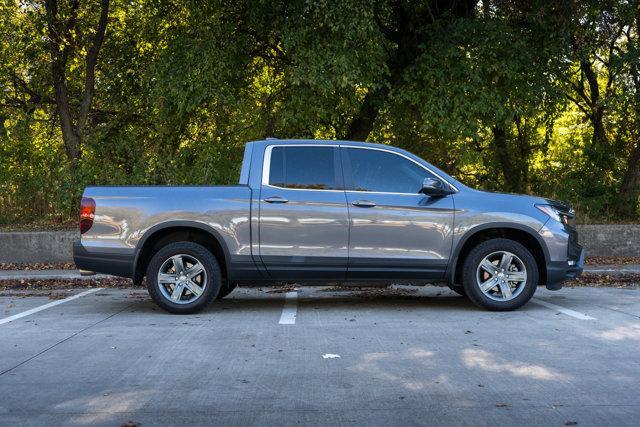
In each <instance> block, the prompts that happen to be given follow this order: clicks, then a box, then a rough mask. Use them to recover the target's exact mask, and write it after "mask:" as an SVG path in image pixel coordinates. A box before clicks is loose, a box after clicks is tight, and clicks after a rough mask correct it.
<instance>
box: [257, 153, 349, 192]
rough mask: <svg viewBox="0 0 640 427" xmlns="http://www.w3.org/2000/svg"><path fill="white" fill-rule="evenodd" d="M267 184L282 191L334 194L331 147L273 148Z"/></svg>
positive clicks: (335, 186)
mask: <svg viewBox="0 0 640 427" xmlns="http://www.w3.org/2000/svg"><path fill="white" fill-rule="evenodd" d="M269 184H270V185H275V186H278V187H285V188H307V189H313V190H335V189H337V185H336V169H335V162H334V148H333V147H274V148H273V149H272V150H271V165H270V167H269Z"/></svg>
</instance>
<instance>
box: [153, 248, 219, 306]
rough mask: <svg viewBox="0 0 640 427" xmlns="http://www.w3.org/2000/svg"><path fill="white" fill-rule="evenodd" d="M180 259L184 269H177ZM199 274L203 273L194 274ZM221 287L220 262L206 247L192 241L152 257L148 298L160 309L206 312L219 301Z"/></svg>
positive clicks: (164, 249) (164, 250)
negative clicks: (213, 303)
mask: <svg viewBox="0 0 640 427" xmlns="http://www.w3.org/2000/svg"><path fill="white" fill-rule="evenodd" d="M178 259H180V261H178V262H177V263H178V265H182V268H181V269H177V268H176V261H175V260H178ZM197 271H200V272H199V273H198V274H195V273H196V272H197ZM190 274H193V275H194V276H193V278H191V277H190ZM159 279H160V280H159ZM221 284H222V274H221V272H220V265H219V264H218V261H217V260H216V258H215V257H214V256H213V254H212V253H211V252H209V250H207V249H206V248H205V247H204V246H201V245H198V244H197V243H193V242H176V243H170V244H168V245H166V246H164V247H163V248H162V249H160V250H159V251H158V252H156V253H155V254H154V255H153V257H152V258H151V261H150V262H149V266H148V267H147V289H148V290H149V295H150V296H151V298H152V299H153V301H154V302H155V303H156V304H157V305H158V306H159V307H161V308H163V309H165V310H166V311H168V312H170V313H174V314H191V313H197V312H199V311H201V310H203V309H204V308H206V307H207V306H208V305H209V304H211V302H212V301H213V300H215V299H216V297H217V296H218V294H219V292H220V288H221Z"/></svg>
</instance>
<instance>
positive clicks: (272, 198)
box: [264, 196, 289, 203]
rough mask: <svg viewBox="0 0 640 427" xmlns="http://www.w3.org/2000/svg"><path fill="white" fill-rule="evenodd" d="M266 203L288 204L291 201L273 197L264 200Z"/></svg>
mask: <svg viewBox="0 0 640 427" xmlns="http://www.w3.org/2000/svg"><path fill="white" fill-rule="evenodd" d="M264 201H265V202H267V203H287V202H288V201H289V200H287V199H285V198H284V197H280V196H273V197H267V198H266V199H264Z"/></svg>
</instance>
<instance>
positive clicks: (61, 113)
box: [45, 0, 109, 169]
mask: <svg viewBox="0 0 640 427" xmlns="http://www.w3.org/2000/svg"><path fill="white" fill-rule="evenodd" d="M100 4H101V8H100V18H99V19H98V26H97V28H96V33H95V35H94V37H93V39H92V40H91V45H90V46H89V49H88V51H87V54H86V56H85V83H84V91H83V93H82V97H81V99H80V108H79V110H78V112H77V114H76V117H77V121H76V122H75V123H74V119H73V116H74V114H72V111H71V103H70V102H69V90H68V88H67V75H66V68H67V60H68V58H69V56H70V55H71V54H72V53H73V51H74V44H75V43H76V42H75V40H73V36H72V34H73V33H74V32H76V31H77V29H76V28H75V27H76V24H77V16H78V8H79V6H80V1H79V0H74V1H73V2H72V4H71V12H70V16H69V18H68V20H67V21H66V22H63V20H61V18H60V17H59V15H58V1H57V0H46V1H45V9H46V21H47V35H48V37H49V50H50V53H51V77H52V80H53V87H54V91H55V101H56V113H57V114H58V118H59V119H60V130H61V131H62V140H63V142H64V148H65V153H66V154H67V159H68V160H69V164H70V166H71V168H72V169H74V168H75V167H76V165H77V163H78V160H80V157H81V156H82V139H83V136H84V134H85V127H86V125H87V121H88V118H89V112H90V110H91V104H92V101H93V93H94V90H95V71H96V65H97V63H98V54H99V53H100V48H101V47H102V43H103V42H104V36H105V33H106V29H107V19H108V15H109V0H101V2H100Z"/></svg>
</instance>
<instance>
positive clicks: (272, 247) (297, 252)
mask: <svg viewBox="0 0 640 427" xmlns="http://www.w3.org/2000/svg"><path fill="white" fill-rule="evenodd" d="M264 161H265V165H264V167H263V178H262V187H261V192H260V214H259V215H260V221H259V224H260V226H259V227H260V228H259V232H260V258H261V259H262V262H263V263H264V265H265V267H266V269H267V271H268V272H269V273H270V275H271V276H272V277H274V278H275V279H278V280H298V279H317V280H325V279H328V280H331V279H333V280H342V279H344V278H345V275H346V270H347V260H348V249H349V248H348V241H349V216H348V210H347V203H346V197H345V193H344V190H343V188H344V187H343V183H342V181H343V180H342V170H341V164H340V153H339V149H338V147H337V146H328V145H319V144H318V145H309V144H306V145H286V146H269V147H267V149H266V151H265V160H264Z"/></svg>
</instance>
